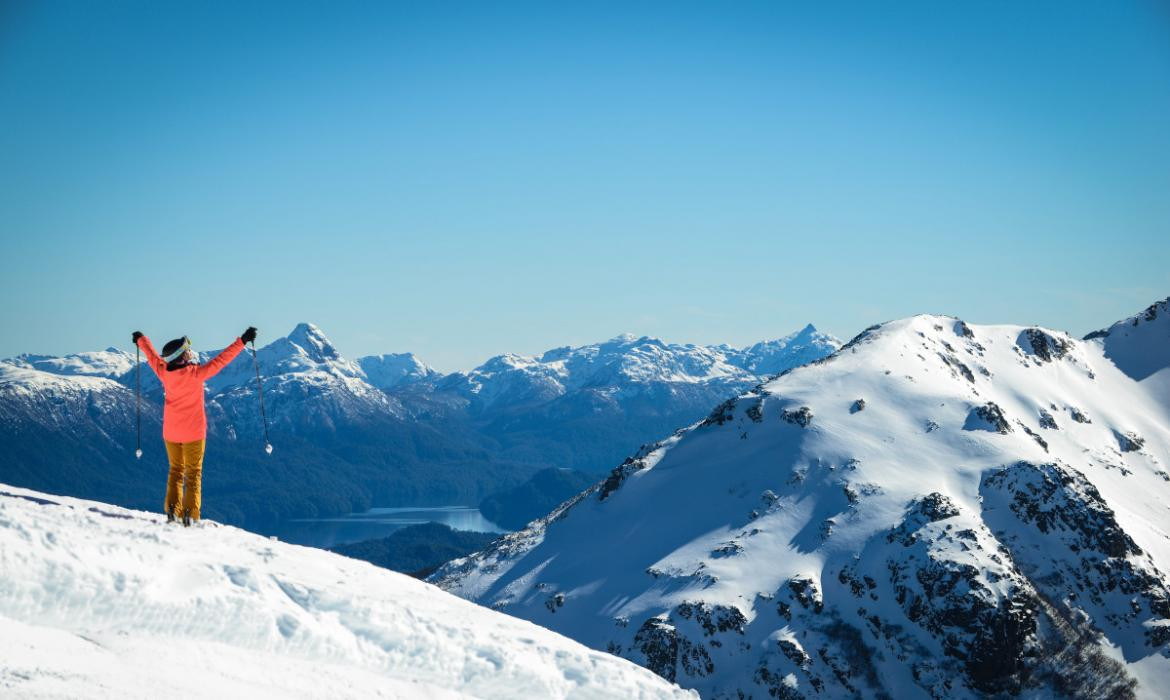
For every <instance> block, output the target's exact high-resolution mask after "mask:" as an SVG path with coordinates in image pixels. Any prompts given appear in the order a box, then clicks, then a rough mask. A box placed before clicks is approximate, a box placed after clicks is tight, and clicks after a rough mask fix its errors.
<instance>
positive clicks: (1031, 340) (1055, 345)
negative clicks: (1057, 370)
mask: <svg viewBox="0 0 1170 700" xmlns="http://www.w3.org/2000/svg"><path fill="white" fill-rule="evenodd" d="M1016 342H1017V343H1018V344H1019V345H1020V347H1022V348H1023V349H1024V350H1025V351H1029V350H1030V351H1031V353H1032V354H1033V355H1035V356H1036V357H1037V358H1039V359H1040V360H1042V361H1044V362H1052V361H1053V360H1059V359H1061V358H1063V357H1064V356H1065V355H1067V354H1068V353H1069V351H1070V350H1072V348H1073V343H1072V341H1071V340H1065V339H1063V338H1058V337H1056V336H1054V335H1050V334H1048V333H1046V332H1044V331H1042V330H1040V329H1039V328H1028V329H1026V330H1025V331H1024V332H1023V333H1021V334H1020V337H1019V339H1018V340H1017V341H1016Z"/></svg>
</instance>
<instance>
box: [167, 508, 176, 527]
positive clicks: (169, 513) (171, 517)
mask: <svg viewBox="0 0 1170 700" xmlns="http://www.w3.org/2000/svg"><path fill="white" fill-rule="evenodd" d="M173 522H175V509H174V508H171V509H170V510H168V511H167V525H170V524H171V523H173Z"/></svg>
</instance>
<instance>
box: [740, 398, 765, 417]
mask: <svg viewBox="0 0 1170 700" xmlns="http://www.w3.org/2000/svg"><path fill="white" fill-rule="evenodd" d="M744 414H745V415H746V416H747V417H748V418H750V419H751V420H752V422H753V423H760V422H762V421H763V420H764V400H763V399H762V398H761V399H757V400H756V401H755V402H753V403H752V405H751V406H748V407H747V410H745V411H744Z"/></svg>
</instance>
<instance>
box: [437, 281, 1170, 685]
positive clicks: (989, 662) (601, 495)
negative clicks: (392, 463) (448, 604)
mask: <svg viewBox="0 0 1170 700" xmlns="http://www.w3.org/2000/svg"><path fill="white" fill-rule="evenodd" d="M1168 389H1170V299H1167V300H1164V301H1160V302H1158V303H1156V304H1154V305H1152V306H1150V307H1149V308H1148V309H1146V310H1145V311H1143V312H1142V313H1139V314H1137V315H1135V316H1132V317H1130V318H1127V319H1124V320H1122V321H1119V322H1117V323H1115V324H1113V325H1112V326H1110V327H1109V328H1107V329H1105V330H1102V331H1098V332H1095V333H1090V334H1089V335H1088V336H1087V337H1086V338H1084V339H1075V338H1072V337H1070V336H1069V335H1067V334H1065V333H1062V332H1059V331H1055V330H1050V329H1046V328H1040V327H1036V326H1012V325H988V326H979V325H973V324H967V323H965V322H963V321H962V320H959V319H957V318H952V317H946V316H926V315H924V316H915V317H913V318H908V319H903V320H899V321H892V322H888V323H882V324H879V325H875V326H872V327H871V328H868V329H866V330H865V331H864V332H862V333H861V334H860V335H858V336H857V337H856V338H854V339H853V340H851V341H850V342H849V343H847V344H846V345H845V346H843V347H841V348H840V349H839V350H838V351H837V352H835V353H834V354H832V355H831V356H829V357H826V358H822V359H818V360H815V361H813V362H810V363H808V364H805V365H803V366H800V367H797V368H795V369H790V370H788V371H786V372H783V373H781V374H780V375H779V376H777V377H775V378H773V379H770V380H768V381H766V382H763V383H762V384H761V385H759V386H757V387H755V388H753V389H751V390H749V391H746V392H743V393H741V394H740V395H739V396H737V397H734V398H731V399H729V400H727V401H725V402H722V403H719V404H718V405H717V406H716V407H715V408H714V410H713V411H710V412H709V415H708V416H707V417H706V418H705V419H703V420H700V421H696V422H695V423H694V424H692V425H690V426H689V427H685V428H682V429H679V430H677V431H673V432H672V431H664V432H663V436H662V437H661V438H660V439H659V440H657V441H654V442H652V443H650V444H648V445H646V446H645V447H643V448H642V449H640V450H638V451H637V452H635V453H633V454H631V456H630V457H629V458H627V459H626V460H625V461H624V462H622V463H621V464H620V465H619V466H616V467H615V468H614V469H613V470H612V472H611V473H610V475H609V477H608V478H607V479H605V480H603V481H601V482H599V483H597V484H596V485H594V486H592V487H591V488H589V489H587V490H585V491H584V492H582V493H581V494H579V495H578V496H576V497H575V498H573V499H571V500H569V501H567V502H566V503H564V504H562V505H561V506H560V507H558V508H556V509H555V510H553V511H552V512H551V513H550V514H549V515H548V516H546V517H544V518H542V519H540V520H538V521H536V522H534V523H533V524H531V525H530V526H529V527H528V528H527V529H525V530H522V531H519V532H515V533H511V534H508V535H505V536H503V537H501V538H500V539H498V540H496V541H495V542H494V543H493V544H492V545H491V546H490V547H488V548H487V549H486V550H485V551H483V552H480V553H477V554H474V555H472V556H470V557H467V558H465V559H461V560H456V561H453V562H450V563H448V564H447V565H445V566H444V567H442V568H440V570H439V571H438V572H436V573H435V574H434V575H433V576H432V578H431V580H432V581H433V582H435V583H437V584H438V585H440V586H441V587H443V588H444V589H446V590H449V591H451V592H454V593H457V594H459V595H461V596H464V597H466V598H468V599H470V600H473V601H475V602H478V603H481V604H483V605H486V606H490V607H492V608H494V609H498V610H501V611H503V612H506V613H509V614H511V615H516V616H519V617H522V618H525V619H528V620H531V621H533V622H535V623H537V624H539V625H542V626H545V627H548V628H550V629H552V630H554V631H557V632H560V633H561V634H564V635H566V636H569V637H572V638H573V639H576V640H578V641H580V642H583V643H585V644H587V645H589V646H591V647H593V648H595V649H604V650H608V651H610V652H611V653H613V654H616V655H618V656H622V657H625V658H627V659H630V660H632V661H635V662H637V663H639V664H642V665H643V666H646V667H647V668H650V669H651V670H653V671H655V672H656V673H658V674H659V675H661V676H663V677H664V678H666V679H668V680H672V681H676V682H677V683H679V684H680V685H681V686H683V687H684V688H693V689H696V690H698V691H699V692H700V695H701V696H702V697H704V698H746V697H753V698H763V697H771V698H784V699H786V700H797V699H800V698H807V699H811V698H858V697H865V698H984V697H1005V696H1011V697H1016V696H1021V697H1067V698H1113V699H1122V698H1133V697H1144V698H1162V697H1166V689H1167V688H1170V575H1168V574H1170V391H1168Z"/></svg>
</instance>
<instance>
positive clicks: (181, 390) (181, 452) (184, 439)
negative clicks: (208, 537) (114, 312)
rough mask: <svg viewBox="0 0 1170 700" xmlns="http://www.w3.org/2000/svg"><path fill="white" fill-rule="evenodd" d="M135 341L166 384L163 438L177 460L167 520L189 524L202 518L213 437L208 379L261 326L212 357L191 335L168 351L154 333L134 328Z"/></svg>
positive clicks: (166, 505)
mask: <svg viewBox="0 0 1170 700" xmlns="http://www.w3.org/2000/svg"><path fill="white" fill-rule="evenodd" d="M132 337H133V338H134V344H135V345H137V346H138V347H139V348H141V349H142V352H143V353H145V354H146V362H147V364H148V365H150V368H151V369H152V370H154V373H155V374H157V375H158V378H159V381H161V382H162V385H163V393H164V395H165V401H164V403H163V442H164V443H166V446H167V457H168V458H169V459H170V462H171V471H170V475H169V476H168V478H167V497H166V500H165V501H164V508H165V509H166V513H167V521H168V522H174V521H175V519H177V518H180V517H181V518H182V520H183V525H190V524H191V522H192V521H195V522H198V521H199V506H200V504H201V501H202V498H201V495H202V494H201V493H200V487H201V484H202V476H203V444H204V441H205V440H206V438H207V416H206V415H205V414H204V412H203V383H204V382H206V381H207V380H208V379H211V378H212V377H214V376H215V375H216V374H218V373H219V371H220V370H221V369H223V368H224V367H226V366H227V365H228V363H229V362H231V361H232V360H234V359H236V355H239V354H240V351H241V350H243V349H244V343H250V342H252V341H254V340H255V339H256V329H255V328H252V327H249V328H248V330H246V331H244V332H243V333H242V334H241V335H240V337H239V338H236V339H235V341H234V342H233V343H232V344H231V345H229V346H227V347H226V348H224V349H223V352H221V353H219V354H218V355H216V356H215V357H214V358H212V360H211V361H210V362H207V363H205V364H202V365H201V364H199V363H198V360H199V358H198V356H196V354H195V351H194V350H192V349H191V341H190V340H188V339H187V336H183V337H182V338H176V339H175V340H172V341H171V342H169V343H167V344H166V345H164V346H163V352H162V356H161V357H160V356H159V354H158V353H157V352H155V349H154V345H152V344H151V342H150V338H147V337H146V336H145V335H143V334H142V333H141V332H140V331H134V335H133V336H132Z"/></svg>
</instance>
